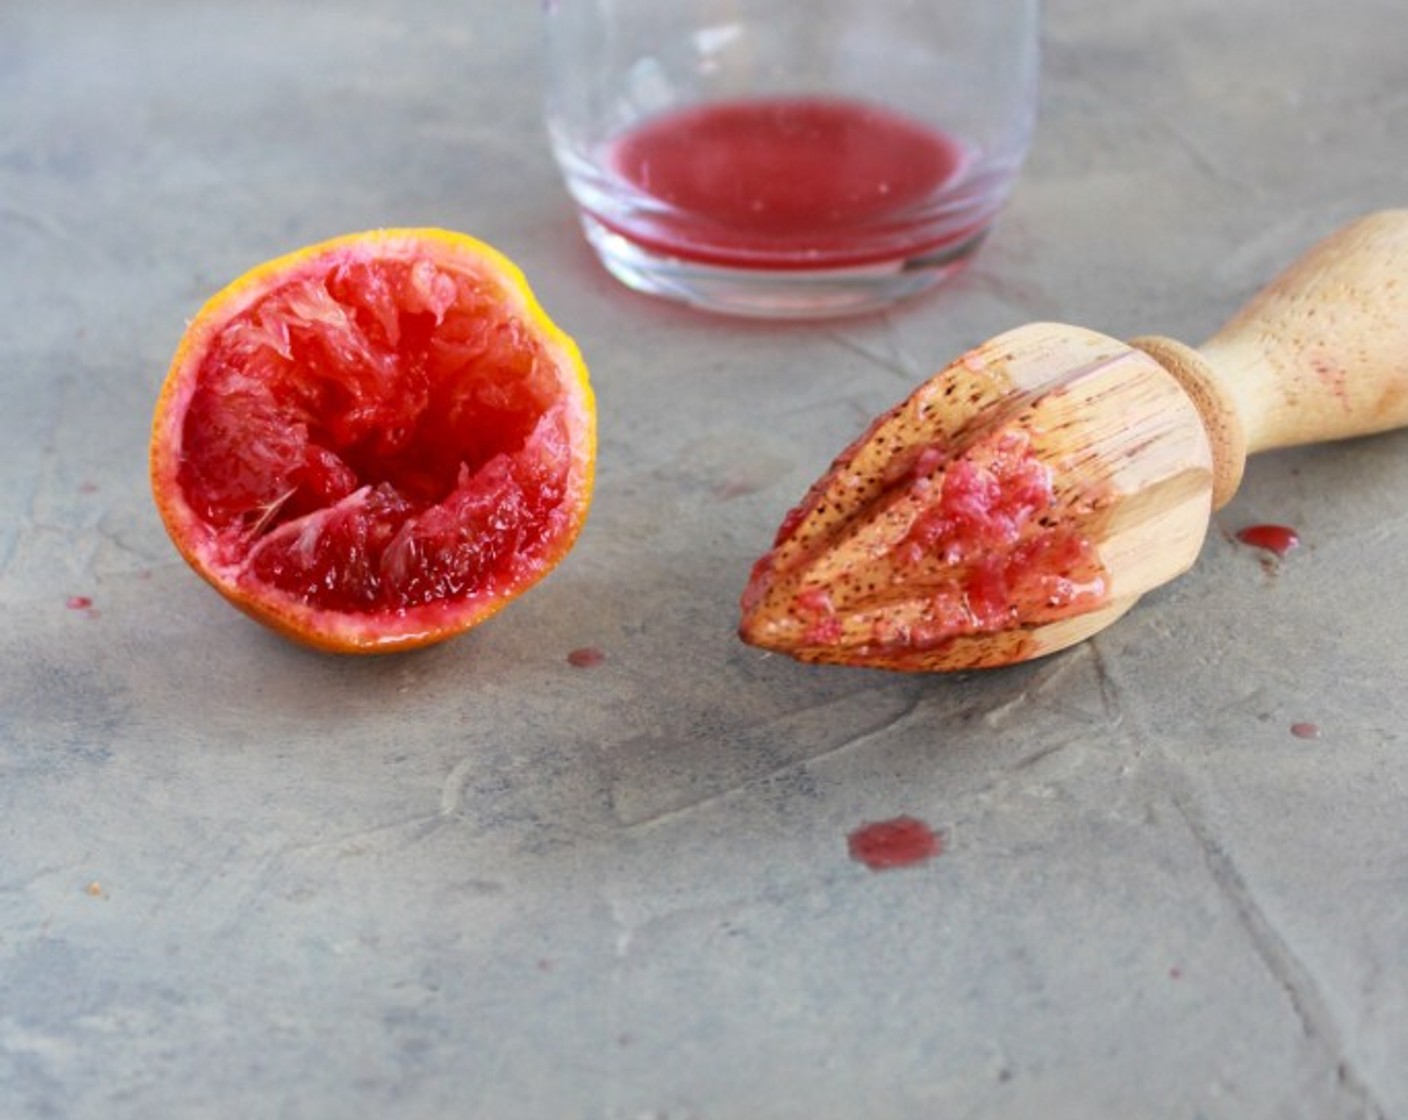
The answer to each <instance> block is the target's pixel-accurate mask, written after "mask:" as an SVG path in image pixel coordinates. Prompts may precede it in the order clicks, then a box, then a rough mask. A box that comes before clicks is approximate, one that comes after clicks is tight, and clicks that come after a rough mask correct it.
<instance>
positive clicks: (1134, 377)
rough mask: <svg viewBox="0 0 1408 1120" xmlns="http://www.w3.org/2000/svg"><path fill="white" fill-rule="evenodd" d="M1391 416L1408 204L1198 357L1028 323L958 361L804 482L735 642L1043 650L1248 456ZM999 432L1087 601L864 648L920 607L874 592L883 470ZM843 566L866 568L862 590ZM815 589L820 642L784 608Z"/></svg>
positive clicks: (1147, 576) (893, 660)
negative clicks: (1023, 444)
mask: <svg viewBox="0 0 1408 1120" xmlns="http://www.w3.org/2000/svg"><path fill="white" fill-rule="evenodd" d="M1403 425H1408V210H1392V211H1383V212H1380V213H1377V214H1372V215H1370V216H1368V217H1365V218H1362V219H1360V220H1358V221H1356V222H1354V223H1353V224H1351V225H1349V226H1347V227H1346V228H1344V229H1342V230H1340V231H1339V232H1337V233H1335V234H1334V235H1332V236H1331V237H1329V238H1327V239H1326V240H1325V241H1323V242H1321V243H1320V244H1319V245H1317V246H1315V247H1314V248H1313V249H1311V250H1310V251H1309V252H1308V253H1306V254H1305V255H1304V256H1303V257H1301V258H1300V259H1299V260H1298V261H1297V262H1296V263H1295V264H1293V265H1292V266H1291V267H1290V268H1288V269H1287V270H1286V271H1285V272H1283V273H1282V274H1281V275H1280V276H1278V277H1277V278H1276V279H1275V280H1274V281H1273V282H1272V283H1271V284H1270V285H1268V286H1267V287H1266V288H1265V289H1264V290H1262V291H1261V292H1260V293H1259V294H1258V295H1257V296H1255V297H1254V298H1253V299H1252V300H1251V301H1250V302H1248V303H1247V304H1246V306H1244V307H1243V308H1242V310H1241V311H1240V312H1238V313H1237V314H1236V315H1235V316H1234V317H1233V318H1232V319H1231V320H1229V321H1228V322H1227V324H1226V325H1225V326H1224V327H1223V328H1222V329H1221V330H1219V331H1218V332H1217V333H1216V334H1215V335H1214V336H1213V337H1212V338H1211V339H1209V340H1208V341H1207V342H1205V343H1203V344H1202V345H1201V346H1198V347H1196V348H1194V347H1192V346H1188V345H1185V344H1184V343H1181V342H1177V341H1174V340H1173V339H1168V338H1162V337H1157V336H1146V337H1141V338H1135V339H1133V340H1132V341H1130V342H1128V343H1125V342H1121V341H1119V340H1117V339H1114V338H1110V337H1109V336H1107V335H1103V334H1100V333H1098V332H1095V331H1090V330H1086V329H1084V328H1080V327H1072V326H1067V325H1063V324H1055V323H1033V324H1029V325H1027V326H1023V327H1019V328H1017V329H1015V330H1012V331H1008V332H1006V333H1004V334H1002V335H999V336H997V337H996V338H993V339H990V340H988V341H987V342H985V343H983V344H982V345H980V346H978V347H976V348H975V349H974V350H972V351H970V352H969V353H967V354H965V355H963V356H962V357H961V358H959V359H958V360H956V361H955V362H953V363H952V364H950V365H949V366H948V367H947V368H946V369H944V370H943V371H942V372H940V373H939V374H938V375H937V376H935V377H934V378H932V379H931V380H930V381H928V382H926V383H925V384H924V385H923V386H921V387H920V388H919V389H918V390H916V392H915V393H914V394H913V395H912V396H911V397H910V398H909V399H908V400H906V401H904V402H902V403H901V404H900V405H898V406H896V407H895V408H894V409H893V410H891V411H890V412H889V413H887V414H886V415H885V416H883V417H881V418H880V420H878V421H877V422H876V424H875V425H874V426H873V427H872V428H871V430H870V431H869V432H867V433H866V434H865V435H864V436H863V437H862V438H861V439H860V440H858V441H857V442H856V443H855V444H854V445H852V447H851V448H849V449H847V451H846V452H844V453H843V454H842V456H841V457H840V458H838V459H837V461H836V463H834V464H833V467H832V470H831V471H830V472H828V474H827V475H826V476H825V477H824V478H823V479H822V480H820V481H819V482H818V483H817V484H816V486H814V487H813V488H812V491H811V492H810V493H809V494H808V496H807V498H806V499H804V501H803V503H802V504H801V505H800V506H799V507H798V509H797V510H796V511H794V514H793V515H792V517H790V518H789V521H788V522H787V523H785V524H784V528H783V530H782V532H781V533H780V535H779V538H778V542H777V544H776V545H775V547H774V549H773V551H772V552H771V553H769V555H768V556H767V557H765V558H764V560H763V561H761V562H760V564H759V567H758V569H756V570H755V576H754V579H753V581H752V582H751V583H750V587H749V591H748V592H747V593H745V597H744V609H743V620H742V624H741V626H740V634H741V636H742V637H743V638H744V640H745V641H748V642H750V643H752V644H755V645H759V646H763V647H765V648H769V649H775V650H778V651H781V652H786V653H789V654H791V655H792V656H795V657H798V658H799V659H802V660H807V661H829V662H837V663H843V664H856V665H866V664H870V665H876V666H880V667H886V668H899V669H927V670H955V669H966V668H974V667H986V666H998V665H1005V664H1011V663H1014V662H1018V661H1024V660H1028V659H1030V658H1033V657H1038V656H1041V655H1043V654H1047V653H1052V652H1054V651H1056V650H1059V649H1062V648H1064V647H1066V646H1069V645H1072V644H1074V643H1076V642H1079V641H1082V640H1083V639H1085V638H1087V637H1089V636H1090V635H1092V634H1094V633H1096V632H1097V631H1099V630H1101V629H1103V628H1104V627H1106V626H1108V625H1109V624H1110V623H1111V622H1113V621H1114V620H1115V619H1117V618H1118V617H1120V616H1121V615H1122V614H1124V613H1125V612H1126V611H1127V610H1128V609H1129V608H1130V607H1132V606H1133V605H1134V603H1135V602H1136V601H1137V600H1138V599H1139V597H1140V596H1141V595H1143V594H1144V593H1145V592H1147V591H1150V590H1152V589H1153V588H1155V587H1158V586H1161V585H1162V584H1164V583H1167V582H1168V581H1170V580H1172V579H1174V578H1175V577H1177V576H1178V575H1180V574H1182V573H1183V572H1184V571H1186V570H1187V569H1188V568H1189V567H1190V566H1191V565H1192V564H1193V562H1194V561H1195V560H1196V558H1197V556H1198V553H1199V551H1200V550H1201V548H1202V543H1203V540H1204V537H1205V535H1206V532H1207V526H1208V522H1209V519H1210V515H1211V513H1212V511H1213V510H1215V509H1218V508H1221V507H1222V506H1223V505H1225V504H1226V503H1227V502H1228V501H1229V500H1230V499H1231V497H1232V495H1233V494H1234V493H1235V492H1236V490H1237V487H1238V485H1239V483H1240V482H1241V479H1242V473H1243V469H1244V467H1245V464H1246V459H1247V456H1248V455H1250V454H1253V453H1256V452H1259V451H1266V450H1270V449H1273V448H1279V447H1288V446H1292V445H1296V444H1305V443H1312V442H1320V441H1327V440H1335V439H1342V438H1346V437H1350V436H1358V435H1365V434H1368V433H1371V432H1379V431H1384V430H1387V429H1390V428H1395V427H1399V426H1403ZM1004 428H1006V429H1010V430H1013V431H1020V432H1021V433H1022V436H1023V438H1024V439H1027V440H1029V441H1030V446H1031V447H1032V449H1033V451H1034V453H1035V454H1036V455H1037V456H1039V458H1040V460H1041V461H1042V462H1044V463H1045V464H1048V465H1049V467H1050V469H1051V471H1052V479H1053V489H1054V494H1055V502H1054V506H1055V508H1056V510H1057V516H1061V517H1065V518H1067V519H1068V520H1070V521H1071V522H1072V523H1074V524H1076V526H1077V528H1078V529H1079V531H1080V532H1082V533H1083V534H1084V535H1085V536H1086V537H1087V538H1088V539H1089V542H1090V543H1091V544H1092V545H1093V546H1094V547H1095V548H1096V550H1097V551H1098V555H1099V558H1100V561H1101V563H1102V564H1103V567H1104V570H1105V580H1104V591H1105V593H1104V594H1103V596H1102V597H1100V598H1099V600H1098V601H1096V602H1093V603H1092V604H1091V605H1090V607H1089V609H1082V610H1079V611H1075V612H1072V613H1070V614H1069V615H1068V616H1066V617H1061V618H1059V619H1057V620H1055V621H1044V622H1040V621H1039V622H1035V623H1034V622H1032V621H1031V620H1030V619H1024V618H1023V617H1022V616H1021V612H1020V610H1019V611H1018V612H1017V615H1016V617H1015V618H1014V619H1013V621H1012V623H1011V625H1010V626H1007V627H1005V628H1002V629H997V630H993V631H990V632H986V633H973V634H960V635H958V636H954V637H951V638H948V639H946V640H944V641H942V642H940V643H937V644H934V645H932V646H930V647H928V648H917V649H913V650H909V651H905V650H896V649H894V648H890V649H878V650H877V649H876V648H875V647H874V643H873V641H872V640H871V637H870V635H871V634H873V632H874V621H873V620H874V618H875V616H876V611H877V610H878V611H882V612H887V614H886V617H887V618H893V619H897V620H898V622H899V624H900V626H901V629H903V626H904V625H905V624H906V621H905V620H906V619H911V620H913V619H918V618H919V617H920V616H921V615H922V614H923V611H924V609H925V604H924V600H923V596H924V588H923V587H922V586H919V585H915V584H914V583H913V582H912V581H911V582H910V583H909V584H907V585H906V586H903V587H901V588H899V589H898V590H896V591H894V592H887V591H886V588H887V587H888V586H890V585H891V584H896V585H898V584H900V583H902V582H903V581H902V580H901V579H898V578H895V576H894V568H893V565H892V560H891V553H892V552H893V548H894V545H895V542H896V539H897V534H902V533H903V532H904V530H905V528H906V525H907V522H906V518H909V520H910V521H912V519H913V513H912V509H913V505H912V500H911V499H910V498H909V497H908V496H899V497H897V496H896V487H895V479H896V477H897V476H898V475H902V474H903V473H904V472H903V471H902V470H898V469H897V467H896V464H897V463H900V464H905V463H910V462H913V461H914V459H915V456H916V454H917V453H918V452H919V450H920V449H922V448H932V447H941V448H946V449H961V448H963V447H964V446H965V445H970V444H971V443H972V441H973V440H974V439H975V438H978V437H980V436H984V435H988V434H990V433H992V432H993V431H994V430H1001V429H1004ZM906 501H910V503H911V504H910V505H909V506H906V505H904V502H906ZM906 511H911V512H906ZM859 570H863V571H867V572H868V573H869V574H868V577H867V578H866V579H865V580H864V581H858V580H857V579H856V578H855V573H856V572H857V571H859ZM763 573H765V574H763ZM862 584H863V587H862ZM858 588H859V589H858ZM877 588H878V590H877ZM822 592H824V594H825V595H826V601H827V608H828V610H829V611H832V612H833V614H832V616H831V617H830V618H829V619H828V622H829V623H830V624H831V625H830V629H829V630H828V632H827V633H826V634H825V635H824V636H823V637H822V638H818V637H817V635H816V633H815V627H814V625H813V626H811V627H810V628H809V626H808V624H807V622H806V612H805V611H799V610H798V609H797V606H796V605H797V604H798V603H799V602H803V601H805V599H806V597H807V596H808V595H811V596H813V597H815V596H816V595H818V594H820V593H822ZM887 594H888V595H889V598H888V599H887V598H886V596H887ZM877 603H878V604H879V605H878V606H877Z"/></svg>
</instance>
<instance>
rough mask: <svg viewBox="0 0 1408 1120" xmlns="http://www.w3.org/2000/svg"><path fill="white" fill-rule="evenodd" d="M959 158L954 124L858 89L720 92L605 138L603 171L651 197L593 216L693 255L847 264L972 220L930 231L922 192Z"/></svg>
mask: <svg viewBox="0 0 1408 1120" xmlns="http://www.w3.org/2000/svg"><path fill="white" fill-rule="evenodd" d="M966 158H967V157H966V153H965V151H964V148H963V146H962V145H961V144H960V143H959V142H958V141H957V140H955V139H954V138H953V137H951V136H948V135H946V134H944V133H942V132H939V131H936V130H934V129H932V128H930V127H928V126H926V125H924V124H921V123H919V122H918V121H914V120H911V119H909V118H907V117H905V116H902V115H901V114H899V113H896V112H893V111H892V110H889V109H885V108H882V107H879V106H875V105H870V104H866V103H863V102H855V101H849V100H836V99H827V98H812V97H798V98H771V99H758V100H739V101H722V102H716V103H712V104H708V105H703V106H697V107H693V108H689V109H683V110H679V111H677V112H672V113H666V114H663V115H661V116H659V117H655V118H653V119H651V120H648V121H646V122H645V123H644V124H642V125H640V126H638V127H637V128H635V129H634V130H631V131H629V132H627V133H625V134H624V135H622V136H621V137H620V138H619V139H617V141H616V142H615V144H614V146H613V147H612V149H611V151H610V154H609V163H610V166H611V168H612V169H613V171H614V173H615V174H616V175H618V176H619V177H620V178H621V179H622V180H624V182H625V183H626V184H628V185H629V187H630V188H633V190H634V191H636V192H640V193H643V194H645V195H647V196H648V197H649V199H650V200H651V201H653V202H654V203H656V204H658V205H656V206H655V207H653V208H651V209H650V210H649V212H639V211H638V212H636V213H634V214H633V215H632V216H630V217H629V218H627V219H625V220H612V219H610V218H608V217H607V216H604V215H600V214H598V215H596V216H597V218H598V219H599V220H601V221H602V222H603V223H604V224H606V225H607V226H609V227H610V228H612V229H614V230H615V231H616V232H618V233H620V234H622V235H624V236H626V237H628V238H630V239H631V240H633V241H636V242H638V243H640V244H642V245H644V246H646V247H647V248H651V249H654V250H656V251H658V252H664V253H668V254H671V255H674V256H678V257H681V258H685V259H691V260H695V261H698V262H700V263H706V264H715V265H723V266H738V267H750V268H765V269H797V268H825V267H847V266H855V265H861V264H865V263H873V262H875V261H879V260H885V259H891V258H897V257H903V256H911V255H914V254H917V253H920V252H925V251H929V250H932V249H935V248H937V247H939V246H941V245H943V244H945V243H947V242H951V241H952V242H956V241H959V240H961V239H963V238H965V237H968V236H971V235H972V234H973V233H975V232H976V230H960V231H953V230H951V229H949V230H946V231H938V232H936V229H935V226H934V220H933V217H932V215H931V214H930V213H929V207H928V205H927V204H928V203H930V202H931V200H932V199H933V198H934V197H935V195H936V194H937V193H938V192H939V190H940V188H942V187H943V186H944V185H945V184H947V183H949V182H950V181H952V180H953V179H954V178H955V177H956V176H957V175H958V173H959V171H960V170H961V169H962V167H963V164H964V162H965V160H966Z"/></svg>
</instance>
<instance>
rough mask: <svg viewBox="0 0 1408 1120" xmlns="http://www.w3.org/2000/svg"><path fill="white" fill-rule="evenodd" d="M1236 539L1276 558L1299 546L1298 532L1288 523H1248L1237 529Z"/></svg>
mask: <svg viewBox="0 0 1408 1120" xmlns="http://www.w3.org/2000/svg"><path fill="white" fill-rule="evenodd" d="M1237 539H1238V540H1239V541H1241V542H1242V543H1243V544H1246V545H1250V546H1251V547H1252V548H1259V549H1261V550H1262V551H1264V552H1270V553H1272V554H1274V555H1275V556H1276V557H1278V558H1280V557H1283V556H1285V555H1286V554H1287V553H1288V552H1290V551H1292V550H1293V549H1297V548H1299V547H1300V534H1298V533H1297V532H1296V531H1295V530H1294V529H1292V528H1291V527H1290V526H1289V525H1248V526H1247V527H1246V528H1245V529H1239V530H1237Z"/></svg>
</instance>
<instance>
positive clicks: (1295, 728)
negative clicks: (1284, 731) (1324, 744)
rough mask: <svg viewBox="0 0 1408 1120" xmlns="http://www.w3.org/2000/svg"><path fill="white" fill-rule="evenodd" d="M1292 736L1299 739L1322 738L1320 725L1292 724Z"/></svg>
mask: <svg viewBox="0 0 1408 1120" xmlns="http://www.w3.org/2000/svg"><path fill="white" fill-rule="evenodd" d="M1291 734H1292V735H1294V736H1295V737H1296V738H1297V739H1318V738H1320V725H1319V724H1318V723H1293V724H1291Z"/></svg>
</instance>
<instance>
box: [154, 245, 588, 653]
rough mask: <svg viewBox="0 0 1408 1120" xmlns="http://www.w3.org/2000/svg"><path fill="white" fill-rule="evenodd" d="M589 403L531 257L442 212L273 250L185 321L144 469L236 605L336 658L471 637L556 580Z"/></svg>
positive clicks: (575, 498)
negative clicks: (540, 293)
mask: <svg viewBox="0 0 1408 1120" xmlns="http://www.w3.org/2000/svg"><path fill="white" fill-rule="evenodd" d="M595 459H596V406H595V401H594V397H593V393H592V389H591V384H590V381H589V378H588V373H587V368H586V365H585V363H584V362H583V360H582V356H581V354H580V352H579V351H578V349H577V346H576V344H575V343H574V342H573V341H572V340H571V339H570V338H569V337H568V336H567V335H566V334H564V333H563V332H562V331H561V330H559V329H558V328H557V327H556V326H555V325H554V324H553V323H552V321H551V320H550V319H549V318H548V316H547V315H546V313H545V312H544V311H543V309H542V308H541V307H540V306H539V304H538V303H537V300H536V299H535V298H534V296H533V293H532V292H531V290H530V289H529V287H528V284H527V281H526V280H525V278H524V276H523V274H522V273H521V272H520V271H519V269H518V268H517V267H516V266H515V265H514V264H513V263H512V262H511V261H509V260H508V259H507V258H506V257H504V256H503V255H502V254H500V253H499V252H498V251H496V250H495V249H493V248H491V247H490V246H488V245H486V244H484V243H483V242H481V241H478V240H476V239H474V238H472V237H469V236H466V235H464V234H461V233H454V232H450V231H446V230H438V229H388V230H376V231H370V232H365V233H356V234H350V235H347V236H344V237H339V238H335V239H333V240H331V241H326V242H322V243H320V244H317V245H312V246H309V247H307V248H304V249H300V250H298V251H296V252H293V253H290V254H288V255H287V256H283V257H280V258H278V259H276V260H272V261H269V262H267V263H265V264H262V265H260V266H258V267H257V268H255V269H253V270H251V271H250V272H248V273H246V274H245V275H244V276H242V277H240V278H239V279H237V280H235V281H234V282H233V283H232V284H230V285H229V286H228V287H226V288H224V289H223V290H221V291H220V292H218V293H217V294H216V295H215V296H213V297H212V298H211V299H210V300H209V301H208V302H207V303H206V304H205V306H204V307H202V308H201V310H200V311H199V313H198V314H197V315H196V317H195V318H194V319H193V320H192V321H191V322H190V324H189V325H188V327H187V329H186V331H185V334H184V336H183V337H182V339H181V342H180V344H179V346H178V347H177V350H176V353H175V356H174V357H173V359H172V363H171V367H170V371H169V373H168V374H167V378H166V382H165V384H164V386H163V388H162V390H161V394H160V396H159V398H158V400H157V405H156V412H155V417H154V420H153V425H152V436H151V458H150V468H151V482H152V491H153V495H154V497H155V500H156V505H157V509H158V511H159V513H160V515H161V518H162V521H163V523H164V525H165V527H166V529H167V532H168V533H169V534H170V536H171V538H172V541H173V542H174V543H175V545H176V548H177V550H178V551H179V552H180V553H181V555H182V556H183V557H184V559H185V560H186V561H187V562H188V563H189V564H190V565H191V567H192V568H194V569H195V571H196V572H198V573H199V574H200V575H201V576H202V577H203V578H204V579H206V580H207V581H208V582H209V583H210V584H211V585H212V586H214V587H215V589H216V590H217V591H219V592H220V593H221V594H222V595H224V596H225V597H226V598H227V599H228V600H229V601H230V602H231V603H233V604H234V605H235V606H237V607H239V608H240V609H241V610H243V611H245V612H246V613H247V614H249V615H251V616H253V617H254V618H256V619H258V620H259V621H260V622H263V623H265V624H266V625H269V626H271V627H272V628H273V629H275V630H277V631H279V632H280V633H283V634H284V635H286V636H288V637H290V638H293V639H295V640H297V641H300V642H303V643H305V644H307V645H311V646H314V647H316V648H319V649H324V650H330V651H336V652H356V653H369V652H382V651H390V650H398V649H408V648H413V647H416V646H423V645H427V644H430V643H432V642H436V641H440V640H442V639H445V638H449V637H452V636H454V635H456V634H459V633H462V632H463V631H465V630H467V629H469V628H470V627H472V626H475V625H477V624H478V623H480V622H483V621H484V620H485V619H487V618H489V617H490V616H491V615H493V614H495V613H497V612H498V611H499V610H500V609H502V608H503V607H504V606H505V605H507V604H508V603H509V602H511V601H512V600H513V599H515V598H517V597H518V596H519V595H521V594H522V593H523V592H524V591H526V590H527V589H528V588H529V587H531V586H532V585H533V584H535V583H537V582H538V581H539V580H540V579H542V578H543V577H544V576H546V575H547V574H548V573H549V572H550V571H551V570H552V569H553V568H554V567H556V565H557V564H558V563H559V562H560V561H561V560H562V558H563V557H564V556H565V555H566V553H567V552H568V550H569V549H570V548H571V547H572V545H573V544H574V543H575V541H576V539H577V536H578V534H579V533H580V531H581V528H582V525H583V523H584V521H585V519H586V515H587V510H588V507H589V505H590V502H591V494H592V483H593V472H594V467H595Z"/></svg>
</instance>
